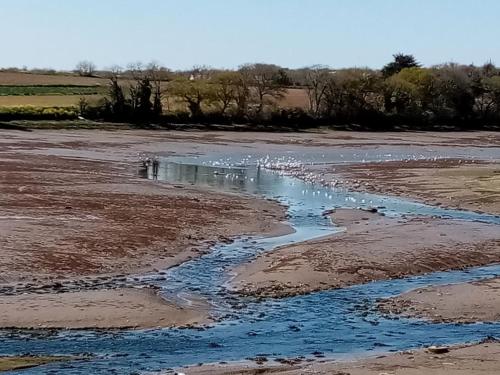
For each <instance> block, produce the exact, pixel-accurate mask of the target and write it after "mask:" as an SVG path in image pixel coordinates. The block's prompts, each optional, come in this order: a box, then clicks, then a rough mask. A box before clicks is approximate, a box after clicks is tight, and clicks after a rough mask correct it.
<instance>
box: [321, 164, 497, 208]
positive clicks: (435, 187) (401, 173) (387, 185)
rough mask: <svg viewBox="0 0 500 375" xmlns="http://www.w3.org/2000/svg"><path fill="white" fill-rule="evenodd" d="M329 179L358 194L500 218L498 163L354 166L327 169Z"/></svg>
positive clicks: (326, 175)
mask: <svg viewBox="0 0 500 375" xmlns="http://www.w3.org/2000/svg"><path fill="white" fill-rule="evenodd" d="M325 177H326V178H327V179H332V178H336V179H340V180H342V181H343V184H344V185H345V186H346V187H350V188H354V189H356V190H363V191H368V192H374V193H379V194H387V195H393V196H403V197H408V198H410V199H415V200H419V201H422V202H424V203H428V204H431V205H440V206H446V207H451V208H459V209H466V210H471V211H479V212H486V213H491V214H500V163H498V162H486V161H474V160H463V159H456V158H452V159H438V160H408V161H389V162H384V163H363V164H351V165H349V166H336V167H334V168H326V172H325Z"/></svg>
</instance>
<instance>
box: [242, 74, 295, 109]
mask: <svg viewBox="0 0 500 375" xmlns="http://www.w3.org/2000/svg"><path fill="white" fill-rule="evenodd" d="M279 69H280V68H279V67H278V66H276V65H268V64H246V65H243V66H242V67H241V68H240V72H241V73H242V74H244V75H246V76H248V77H250V84H251V86H252V87H253V88H254V90H255V95H256V97H257V105H258V106H257V111H256V112H257V114H260V113H262V110H263V109H264V105H265V104H266V98H268V97H271V98H274V99H279V98H282V97H283V96H284V94H285V92H286V89H285V88H283V87H281V86H280V85H279V84H277V83H276V77H277V75H278V72H279Z"/></svg>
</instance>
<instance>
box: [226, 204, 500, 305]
mask: <svg viewBox="0 0 500 375" xmlns="http://www.w3.org/2000/svg"><path fill="white" fill-rule="evenodd" d="M332 220H333V221H334V222H336V223H337V225H339V226H342V227H345V228H346V230H345V232H343V233H339V234H334V235H331V236H327V237H324V238H321V239H317V240H312V241H308V242H303V243H299V244H294V245H291V246H285V247H281V248H279V249H277V250H276V251H273V252H271V253H265V254H263V255H261V256H260V257H258V258H257V259H256V260H254V261H252V262H250V263H247V264H244V265H242V266H240V267H237V268H236V269H235V270H234V272H235V273H236V274H237V276H236V277H235V278H234V280H233V281H232V283H231V287H232V288H233V289H234V290H236V291H238V292H239V293H242V294H249V295H256V296H263V297H286V296H292V295H297V294H304V293H309V292H313V291H318V290H325V289H332V288H341V287H345V286H348V285H353V284H360V283H367V282H370V281H374V280H383V279H392V278H398V277H404V276H408V275H418V274H423V273H427V272H433V271H439V270H443V271H444V270H450V269H461V268H465V267H472V266H479V265H485V264H491V263H495V262H500V238H499V236H498V228H497V226H495V225H490V224H483V223H476V222H465V221H458V220H444V219H438V218H421V217H417V218H407V219H400V218H388V217H385V216H380V215H379V214H378V213H370V212H365V211H361V210H337V211H336V212H335V213H333V214H332Z"/></svg>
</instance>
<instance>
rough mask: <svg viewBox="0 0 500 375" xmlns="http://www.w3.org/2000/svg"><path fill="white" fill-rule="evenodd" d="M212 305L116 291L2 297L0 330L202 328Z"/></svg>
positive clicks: (150, 292)
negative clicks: (183, 303) (182, 304)
mask: <svg viewBox="0 0 500 375" xmlns="http://www.w3.org/2000/svg"><path fill="white" fill-rule="evenodd" d="M208 314H209V306H208V305H207V304H205V303H203V302H201V301H200V302H199V303H198V304H195V305H194V306H192V307H189V308H188V307H180V306H175V305H173V304H171V303H168V302H167V301H165V300H164V299H163V298H161V297H160V296H159V295H158V294H157V293H156V291H154V290H148V289H114V290H99V291H90V292H72V293H59V294H47V295H36V294H24V295H20V296H9V297H2V298H0V327H9V328H38V329H39V328H61V329H86V328H89V329H95V328H106V329H118V328H134V329H138V328H155V327H172V326H187V325H199V324H204V323H208V322H209V318H208Z"/></svg>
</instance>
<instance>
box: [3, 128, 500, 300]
mask: <svg viewBox="0 0 500 375" xmlns="http://www.w3.org/2000/svg"><path fill="white" fill-rule="evenodd" d="M499 144H500V136H499V135H498V133H491V132H477V133H474V132H467V133H458V132H457V133H354V132H332V131H326V132H325V131H315V132H310V133H286V134H283V133H273V134H271V133H251V132H246V133H237V132H180V131H172V132H161V131H158V132H152V131H119V132H118V131H116V132H110V131H98V130H89V131H80V130H78V131H34V132H18V131H2V137H1V139H0V291H3V292H2V293H3V295H5V298H7V297H11V296H16V295H18V294H19V293H26V292H28V293H32V292H33V294H34V295H33V298H38V297H37V296H38V294H39V289H40V288H42V290H45V291H47V290H48V291H49V292H50V293H49V294H51V293H56V292H57V293H59V292H61V291H64V292H65V293H69V292H90V291H95V290H101V289H102V288H103V287H102V286H100V285H102V284H103V283H101V282H100V280H101V278H104V277H118V278H123V277H124V276H125V275H129V274H135V273H143V272H149V271H154V270H157V269H163V268H168V267H170V266H173V265H176V264H179V263H182V262H183V261H185V260H188V259H190V258H192V257H196V256H199V255H200V254H203V253H204V252H205V251H207V249H208V248H209V247H210V245H211V244H214V243H216V242H219V241H222V242H225V241H230V237H232V236H236V235H240V234H243V233H246V234H252V233H267V234H273V233H278V232H283V231H284V230H286V229H285V228H284V227H283V225H280V224H279V222H281V221H282V220H283V219H284V215H285V213H284V209H283V208H282V207H279V206H278V205H277V204H276V203H274V202H268V201H262V200H257V199H254V198H251V197H242V196H238V195H230V194H220V193H215V192H207V191H205V190H200V189H195V188H190V187H186V186H173V185H169V184H163V183H154V182H151V181H145V180H143V179H140V178H138V177H137V176H138V170H137V161H138V159H139V158H140V157H141V156H144V155H164V156H165V155H172V154H204V153H206V152H210V151H214V150H218V151H219V152H220V151H222V152H223V153H225V152H226V151H227V152H228V153H231V152H235V151H236V152H240V153H241V152H244V153H247V152H249V153H250V152H261V153H267V152H274V153H277V154H283V153H285V152H288V151H292V152H297V153H299V154H300V152H302V151H304V150H306V149H309V150H311V149H314V150H315V151H316V150H320V149H321V150H323V151H328V150H332V148H335V149H337V150H344V149H345V150H351V151H352V150H358V149H359V150H363V149H369V150H380V151H381V152H383V151H384V150H385V148H386V147H420V149H423V148H427V147H430V146H432V148H433V149H434V150H441V151H443V152H444V153H446V152H448V151H453V150H454V148H456V147H462V148H464V147H466V148H470V154H471V155H474V154H475V153H477V152H479V150H484V149H488V148H492V147H498V145H499ZM243 150H244V151H243ZM468 152H469V151H468ZM490 164H491V163H490ZM384 165H385V163H384ZM387 165H389V164H387ZM328 167H329V166H326V168H328ZM481 167H482V165H481ZM370 168H376V167H370ZM453 168H455V166H454V167H453ZM460 168H461V166H460V167H458V169H457V168H455V169H453V170H461V169H460ZM470 168H473V171H474V173H476V172H478V171H479V169H477V168H478V164H475V165H471V166H470ZM485 168H486V167H485ZM488 168H491V169H492V172H491V173H493V174H494V175H495V176H496V174H495V171H496V166H495V165H493V166H489V167H488ZM420 169H421V170H423V169H422V168H420ZM428 169H429V170H432V171H433V172H436V170H442V169H443V168H441V167H440V168H437V169H436V168H428ZM323 170H325V169H323ZM384 173H385V172H384ZM426 173H427V172H426ZM460 173H461V172H460ZM479 173H480V176H479V177H480V178H476V177H473V178H471V179H470V180H471V181H472V182H471V183H474V181H476V180H477V181H483V180H484V178H483V177H481V176H483V172H482V171H481V172H479ZM491 173H490V172H487V176H490V174H491ZM379 176H383V173H376V176H370V178H371V180H372V181H375V178H379ZM473 176H477V175H476V174H474V175H473ZM490 177H491V176H490ZM490 177H486V184H487V188H486V189H483V190H481V191H480V195H481V196H484V197H486V198H485V200H484V201H482V200H481V199H476V198H475V197H472V198H471V199H469V200H468V202H470V206H467V207H470V208H474V209H485V207H486V208H488V207H494V204H495V202H498V200H497V199H496V196H495V195H492V196H491V197H492V198H487V196H488V194H490V190H492V189H491V188H490V185H491V184H490V181H492V183H493V185H494V186H496V185H495V184H496V181H497V179H496V177H493V178H490ZM353 178H354V177H353ZM422 178H423V179H427V178H430V179H433V178H435V177H432V176H431V177H429V175H423V177H422ZM456 180H457V178H456V175H453V176H452V177H450V178H447V179H443V180H439V184H444V185H442V186H443V187H444V189H445V190H446V187H447V186H450V189H452V190H453V191H457V189H459V188H461V187H462V185H463V183H459V184H456V183H455V182H456ZM358 185H360V184H359V183H358ZM390 185H391V184H390V180H389V181H387V183H386V184H385V186H386V187H389V186H390ZM438 187H439V186H438ZM358 188H359V189H361V187H359V186H358ZM428 188H429V187H425V188H424V187H423V188H422V191H423V192H421V193H422V194H427V193H426V192H425V189H428ZM467 189H469V190H470V189H471V188H469V187H468V188H467ZM467 189H466V190H467ZM495 189H496V188H495ZM495 189H493V190H495ZM439 191H440V189H438V188H436V190H434V191H432V192H431V193H429V194H428V196H429V197H430V196H431V195H435V194H437V193H438V192H439ZM464 191H465V190H464ZM386 192H387V193H391V191H390V190H389V189H388V190H387V191H386ZM393 193H394V194H405V193H404V192H403V191H394V192H393ZM407 195H408V196H410V197H416V188H415V189H413V190H412V191H410V189H408V192H407ZM436 197H437V198H436V200H435V201H434V203H436V204H448V202H447V201H446V199H445V198H446V194H445V193H443V194H442V195H436ZM463 197H464V195H462V196H457V199H456V201H460V202H461V201H466V200H465V199H464V198H463ZM488 199H489V200H488ZM475 201H478V202H481V204H480V205H476V204H475V203H474V202H475ZM490 203H491V204H490ZM464 207H465V206H464ZM488 212H491V211H488ZM426 220H427V219H422V220H421V222H409V223H406V224H403V223H398V225H386V226H385V228H386V229H385V230H386V232H384V233H385V237H387V238H388V239H389V243H393V245H394V246H396V245H397V249H396V248H393V249H392V250H391V252H389V253H384V252H382V253H381V254H382V255H381V256H379V255H378V254H376V253H375V252H372V253H366V252H365V253H361V254H360V255H359V256H358V255H355V251H357V250H356V246H358V249H359V248H364V247H365V246H363V245H362V244H358V245H356V244H355V242H353V245H352V247H351V250H352V252H351V251H349V252H348V254H351V255H353V254H354V255H355V256H353V257H352V258H346V259H341V257H340V255H338V253H335V252H333V253H332V254H333V258H332V256H331V255H328V254H326V253H327V252H328V250H331V248H330V245H329V244H328V242H329V240H321V241H326V242H321V241H319V242H317V243H316V244H314V243H313V244H303V245H299V247H298V248H295V250H293V252H295V253H296V254H297V255H298V256H297V260H294V259H293V256H291V257H289V260H292V263H295V262H298V265H297V267H298V270H299V271H300V272H298V276H297V277H296V278H292V279H291V280H289V279H288V277H289V276H288V275H290V274H291V273H290V272H288V271H287V272H285V270H286V269H287V268H288V269H290V270H294V269H295V267H296V266H295V265H294V264H292V263H290V262H289V261H288V260H287V259H286V257H288V255H287V256H286V257H285V258H284V259H283V261H284V263H283V264H284V267H282V269H280V270H279V272H277V270H278V268H279V267H281V265H278V268H276V267H274V266H273V268H276V269H275V270H274V271H270V272H266V273H265V274H266V275H267V276H266V277H268V276H270V275H271V280H272V277H275V276H276V275H278V274H279V275H280V276H279V277H280V278H281V277H283V281H284V282H288V281H290V283H291V284H289V285H288V286H287V288H286V290H285V293H284V294H286V293H292V294H294V293H303V292H308V291H311V290H317V289H324V288H330V287H337V286H343V285H350V284H352V283H360V282H366V281H370V280H373V279H378V278H386V277H399V276H401V275H404V274H408V273H409V272H410V271H411V272H416V273H421V272H429V271H432V270H435V269H448V268H455V267H465V266H474V265H479V264H486V263H491V262H496V261H498V254H497V253H498V236H497V237H496V239H495V238H492V236H491V233H490V229H488V228H486V227H485V226H482V225H480V224H475V223H463V224H459V223H455V224H453V225H451V222H447V223H446V225H445V223H439V222H437V221H434V220H433V219H429V221H426ZM369 221H370V222H371V221H372V220H369ZM448 224H449V225H448ZM380 225H382V224H380ZM384 225H385V224H384ZM434 226H436V227H439V228H441V229H443V228H446V230H444V233H443V235H444V236H440V235H439V236H438V234H437V233H438V232H439V231H437V230H436V231H434V232H433V233H431V232H432V230H431V228H432V227H434ZM358 227H360V228H362V225H358ZM399 227H403V228H405V229H398V228H399ZM393 228H394V230H395V231H396V234H395V235H393V234H392V230H393ZM422 228H424V229H425V228H427V229H425V230H426V231H427V232H425V233H429V235H430V238H433V239H437V240H438V241H437V242H438V243H440V242H439V240H440V239H441V240H445V239H446V238H447V237H445V236H450V237H453V238H454V237H455V236H458V238H460V236H461V235H462V234H463V233H467V232H469V233H472V236H471V239H470V240H463V241H461V240H459V241H455V242H453V241H449V240H447V241H444V242H446V243H445V244H443V245H439V246H441V247H443V249H441V250H443V251H442V253H440V254H436V251H435V250H436V248H433V247H432V246H431V244H429V247H430V248H429V249H423V250H422V249H420V250H422V251H419V252H418V254H419V255H418V256H413V255H412V252H414V251H415V250H416V249H415V247H414V246H413V245H409V246H407V245H406V242H402V240H401V238H399V240H398V239H397V237H398V235H399V236H401V233H402V232H404V231H405V230H421V229H422ZM453 228H454V229H453ZM378 229H379V228H377V229H376V230H377V231H378ZM398 230H399V231H398ZM398 233H399V234H398ZM372 235H373V233H368V234H362V236H361V237H360V238H363V236H364V238H366V239H367V241H368V238H370V240H371V236H372ZM341 237H342V236H341ZM384 241H385V239H384V237H383V236H380V235H379V236H378V237H377V236H375V241H374V242H375V243H377V245H376V246H378V247H383V243H384ZM391 241H392V242H391ZM347 242H348V238H347V239H346V240H345V241H344V242H343V243H342V240H341V243H342V246H345V244H346V243H347ZM370 243H371V242H370ZM300 246H303V248H301V247H300ZM391 246H392V245H391ZM453 246H459V251H458V257H457V259H455V251H453ZM319 247H321V248H319ZM325 249H326V250H325ZM398 249H399V250H398ZM281 251H282V250H280V251H279V252H277V253H276V254H277V255H276V256H280V254H281V253H280V252H281ZM283 251H284V250H283ZM289 251H291V250H289ZM302 252H305V253H304V254H306V255H309V254H310V255H314V256H318V260H321V261H322V262H323V264H322V265H317V264H316V265H315V264H313V263H314V262H313V263H310V264H309V263H307V262H306V261H304V259H300V258H303V257H302V256H301V255H300V254H301V253H302ZM400 253H401V254H402V255H403V257H402V259H404V262H415V264H416V265H415V266H413V265H412V267H411V270H407V269H405V268H404V267H403V270H402V271H401V270H399V269H398V267H399V268H401V266H402V265H400V264H398V263H397V262H395V264H394V266H392V265H389V266H387V262H388V261H391V262H392V260H393V259H394V257H395V256H397V257H399V256H400V255H401V254H400ZM384 254H385V255H384ZM429 257H430V260H429V259H426V258H429ZM258 261H260V260H258ZM332 262H333V263H332ZM335 262H338V263H337V265H340V268H338V269H337V270H336V271H332V267H333V266H334V267H333V268H335V267H337V266H335ZM318 263H319V262H318ZM386 266H387V267H386ZM266 267H267V265H266ZM309 271H310V272H309ZM332 272H333V274H332ZM263 274H264V273H261V275H263ZM283 275H285V276H283ZM325 275H327V276H326V277H325ZM332 275H338V280H335V279H330V276H332ZM301 278H302V280H299V279H301ZM308 278H310V279H311V280H309V279H308ZM263 280H264V281H265V277H264V278H263ZM67 282H70V283H71V282H72V283H73V284H72V285H73V286H71V287H67ZM110 282H111V283H112V282H113V281H110ZM259 282H260V281H259ZM60 283H62V284H63V290H57V289H58V288H59V286H58V284H60ZM293 283H296V284H293ZM306 284H307V285H306ZM6 285H7V286H8V287H6V288H3V287H4V286H6ZM75 285H76V286H75ZM96 285H97V287H96ZM105 286H106V288H107V287H108V286H109V283H108V284H106V285H105ZM120 287H128V285H120ZM44 288H45V289H44ZM278 292H279V291H278ZM111 293H113V292H111ZM280 293H281V292H279V293H277V294H280ZM10 294H12V295H10ZM44 296H46V295H45V294H44ZM3 298H4V297H0V300H1V299H3Z"/></svg>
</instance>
